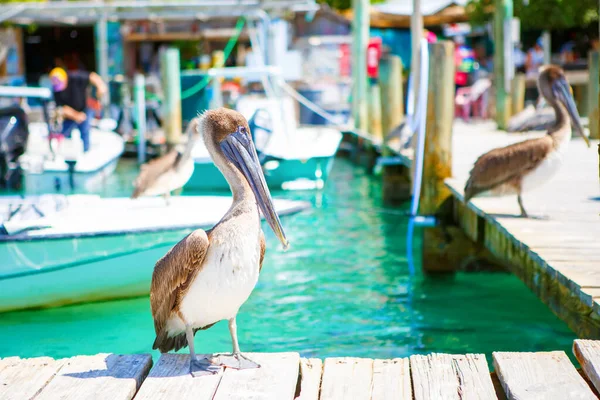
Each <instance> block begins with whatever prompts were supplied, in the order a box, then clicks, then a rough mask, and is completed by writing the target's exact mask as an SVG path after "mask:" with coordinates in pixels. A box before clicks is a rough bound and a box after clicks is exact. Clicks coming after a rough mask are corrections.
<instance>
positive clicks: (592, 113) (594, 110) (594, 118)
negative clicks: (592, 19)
mask: <svg viewBox="0 0 600 400" xmlns="http://www.w3.org/2000/svg"><path fill="white" fill-rule="evenodd" d="M599 58H600V52H599V51H598V50H593V51H590V52H589V54H588V65H589V70H590V83H589V86H588V108H587V109H588V117H589V118H588V119H589V128H590V138H592V139H600V109H599V108H598V104H599V102H600V80H599V79H600V67H599V64H600V63H599Z"/></svg>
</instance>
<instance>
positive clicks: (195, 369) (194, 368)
mask: <svg viewBox="0 0 600 400" xmlns="http://www.w3.org/2000/svg"><path fill="white" fill-rule="evenodd" d="M185 336H186V338H187V342H188V347H189V348H190V374H192V376H193V377H198V376H205V375H214V374H216V373H217V372H219V368H217V367H215V366H214V365H212V364H211V363H210V361H209V360H207V359H201V360H199V359H198V358H197V357H196V352H195V351H194V331H193V330H192V327H191V326H189V325H188V326H186V328H185Z"/></svg>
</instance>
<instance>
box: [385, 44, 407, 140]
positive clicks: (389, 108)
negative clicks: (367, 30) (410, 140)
mask: <svg viewBox="0 0 600 400" xmlns="http://www.w3.org/2000/svg"><path fill="white" fill-rule="evenodd" d="M379 75H380V79H379V85H380V86H381V124H382V129H383V136H384V137H386V136H387V135H388V134H389V133H390V132H391V131H392V129H394V128H395V127H397V126H398V125H400V123H401V122H402V120H403V119H404V93H403V89H404V88H403V86H402V59H401V58H400V57H399V56H396V55H392V54H390V55H387V56H385V57H384V58H382V59H381V63H380V65H379ZM384 150H385V149H384Z"/></svg>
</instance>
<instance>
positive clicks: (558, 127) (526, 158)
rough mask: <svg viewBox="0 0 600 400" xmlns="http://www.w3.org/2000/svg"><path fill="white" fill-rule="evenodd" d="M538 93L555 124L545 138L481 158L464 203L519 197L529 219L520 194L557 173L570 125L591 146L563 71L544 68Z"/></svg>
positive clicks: (523, 214)
mask: <svg viewBox="0 0 600 400" xmlns="http://www.w3.org/2000/svg"><path fill="white" fill-rule="evenodd" d="M538 89H539V91H540V93H541V95H542V96H544V98H545V99H546V102H547V103H548V104H549V105H550V106H551V107H552V108H553V109H554V112H555V114H556V121H555V123H554V124H553V125H552V127H550V129H548V132H547V135H545V136H543V137H540V138H536V139H529V140H525V141H523V142H520V143H515V144H512V145H510V146H506V147H502V148H497V149H493V150H491V151H489V152H487V153H485V154H483V155H482V156H480V157H479V158H478V159H477V161H475V165H474V166H473V169H472V170H471V175H470V177H469V180H468V181H467V184H466V185H465V203H467V202H469V200H470V199H471V198H473V197H475V196H477V195H480V194H483V193H486V194H489V195H492V196H504V195H517V200H518V202H519V208H520V209H521V216H523V217H527V216H528V215H527V212H526V211H525V207H524V206H523V200H522V198H521V194H522V193H524V192H527V191H529V190H531V189H534V188H536V187H538V186H540V185H541V184H543V183H546V182H547V181H548V180H549V179H550V178H552V177H553V176H554V175H555V174H556V172H558V170H559V169H560V167H561V166H562V163H563V159H564V156H565V153H566V151H567V148H568V145H569V142H570V141H571V133H572V132H571V123H572V124H573V126H574V127H575V131H576V132H577V133H578V134H579V135H581V136H582V137H583V139H584V140H585V142H586V144H587V145H588V147H589V146H590V143H589V140H588V139H587V137H586V136H585V134H584V132H583V127H582V126H581V121H580V118H579V113H578V112H577V107H576V106H575V101H574V100H573V95H572V94H571V88H570V86H569V84H568V83H567V80H566V78H565V74H564V72H563V71H562V69H560V68H559V67H557V66H554V65H550V66H545V67H542V68H541V69H540V74H539V77H538Z"/></svg>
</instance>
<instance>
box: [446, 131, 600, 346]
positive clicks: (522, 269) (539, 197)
mask: <svg viewBox="0 0 600 400" xmlns="http://www.w3.org/2000/svg"><path fill="white" fill-rule="evenodd" d="M543 134H544V133H543V132H540V133H536V134H527V135H521V134H507V133H504V132H499V131H495V130H494V123H487V122H486V123H482V124H474V125H469V124H464V123H462V122H458V123H456V124H455V129H454V133H453V135H454V136H453V149H452V153H453V154H452V157H453V177H454V178H452V179H449V180H447V181H446V184H447V186H448V188H449V189H450V190H451V192H452V194H453V195H454V196H455V198H456V199H458V201H455V202H454V203H455V206H454V213H455V215H454V217H455V221H457V222H458V223H459V225H460V226H461V227H462V229H463V230H464V231H465V232H466V234H467V235H468V236H469V237H470V238H471V239H472V240H474V241H476V242H479V243H483V244H484V245H485V246H486V247H487V248H488V249H489V250H490V251H491V252H492V253H493V254H494V255H495V256H497V257H499V258H500V259H502V260H504V261H506V262H507V265H508V266H509V268H510V269H511V271H512V272H513V273H514V274H515V275H517V276H518V277H519V278H521V280H523V282H525V284H526V285H527V286H529V288H530V289H531V290H533V291H534V292H535V293H536V294H537V296H538V297H539V298H540V299H541V300H542V301H543V302H544V303H546V304H547V305H548V306H549V307H550V308H551V309H552V311H554V312H555V313H556V314H557V315H558V316H559V317H560V318H561V319H562V320H564V321H565V322H566V323H567V324H568V326H569V327H570V328H571V329H572V330H573V331H574V332H575V333H576V334H577V335H578V336H579V337H583V338H593V339H598V338H600V303H599V302H598V300H599V299H600V268H599V267H600V240H599V238H600V184H599V179H598V153H597V151H598V150H597V148H596V143H597V141H593V144H592V146H591V148H588V147H586V146H585V143H584V142H583V140H581V139H574V140H572V141H571V143H570V146H569V149H568V151H567V156H566V160H565V163H564V165H563V167H562V168H561V170H560V171H559V172H558V174H557V175H556V176H555V177H554V178H553V180H552V181H551V182H548V183H547V184H546V185H545V186H543V187H540V188H539V189H537V190H536V191H535V192H531V193H527V194H524V195H523V203H524V205H525V208H526V210H527V211H528V213H529V214H531V215H532V216H534V217H538V218H527V219H525V218H520V217H518V215H519V214H520V211H519V207H518V203H517V200H516V196H508V197H502V198H493V197H487V198H486V197H482V198H475V199H473V200H471V201H470V202H469V204H468V206H467V207H465V206H464V203H463V188H464V183H465V181H466V179H467V177H468V173H469V171H470V169H471V167H472V165H473V163H474V161H475V160H476V159H477V157H478V156H479V155H481V154H482V153H484V152H486V151H488V150H490V149H492V148H494V147H499V146H503V145H507V144H509V143H512V142H517V141H522V140H524V139H525V137H528V136H530V137H533V136H539V135H543Z"/></svg>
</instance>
